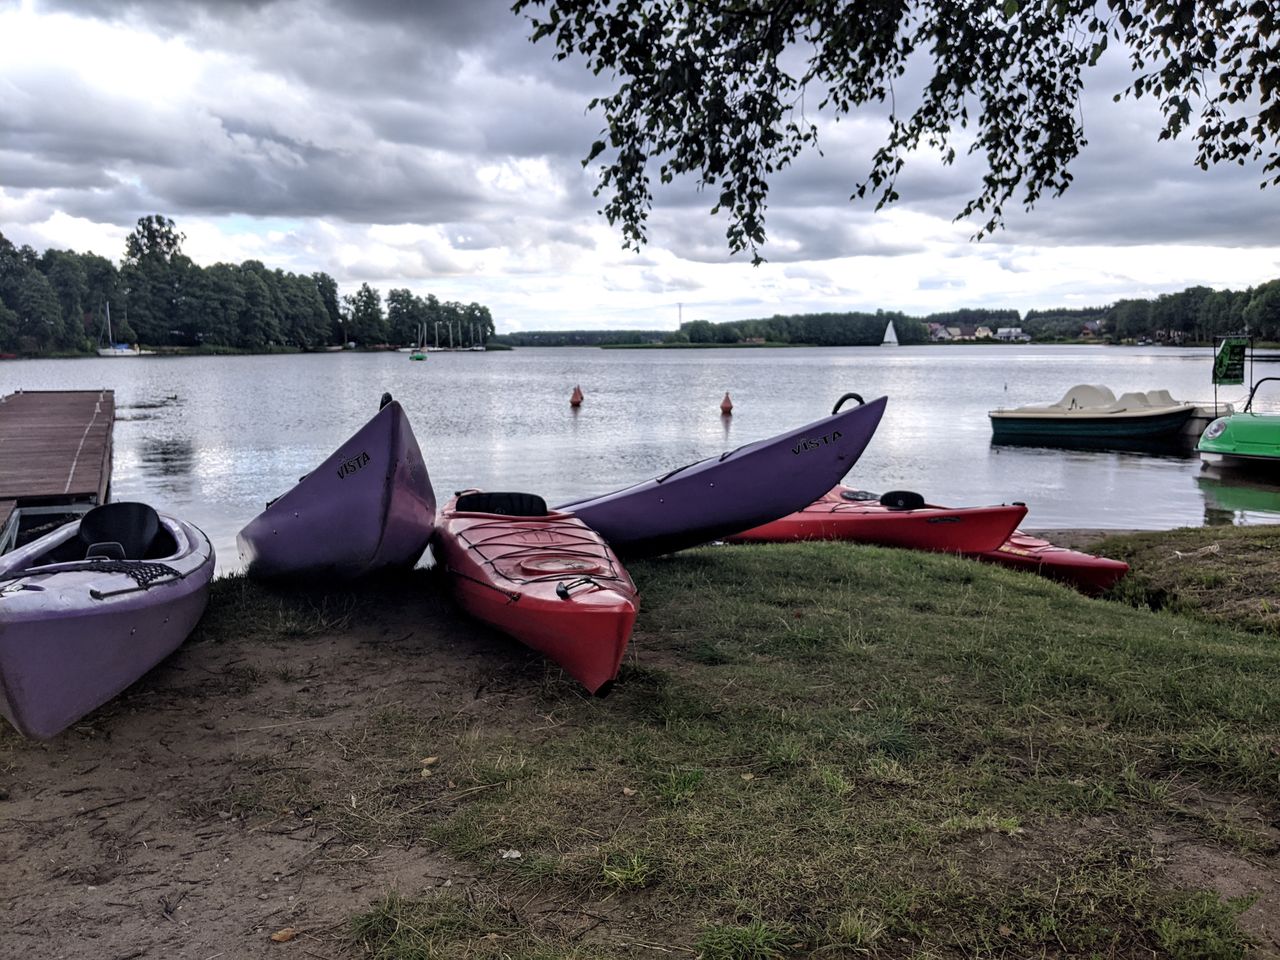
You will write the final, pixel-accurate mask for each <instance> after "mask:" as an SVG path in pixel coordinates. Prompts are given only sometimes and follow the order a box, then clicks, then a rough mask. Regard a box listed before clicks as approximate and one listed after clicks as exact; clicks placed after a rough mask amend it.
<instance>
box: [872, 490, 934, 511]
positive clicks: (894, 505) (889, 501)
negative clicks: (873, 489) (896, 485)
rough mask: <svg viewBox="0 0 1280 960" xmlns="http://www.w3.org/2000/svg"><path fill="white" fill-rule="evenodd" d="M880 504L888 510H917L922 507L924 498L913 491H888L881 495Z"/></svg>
mask: <svg viewBox="0 0 1280 960" xmlns="http://www.w3.org/2000/svg"><path fill="white" fill-rule="evenodd" d="M880 504H881V505H882V506H885V507H888V508H889V509H890V510H919V509H920V508H921V507H923V506H924V497H922V496H920V494H918V493H916V492H915V491H914V490H890V491H889V492H888V493H885V494H881V496H880Z"/></svg>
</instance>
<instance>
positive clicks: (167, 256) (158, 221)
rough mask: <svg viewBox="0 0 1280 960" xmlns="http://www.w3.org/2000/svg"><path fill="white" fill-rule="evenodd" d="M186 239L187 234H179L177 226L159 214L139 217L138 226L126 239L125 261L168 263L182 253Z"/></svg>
mask: <svg viewBox="0 0 1280 960" xmlns="http://www.w3.org/2000/svg"><path fill="white" fill-rule="evenodd" d="M185 239H187V237H186V234H182V233H179V232H178V228H177V225H176V224H175V223H174V222H173V221H172V220H170V219H169V218H168V217H162V216H160V215H159V214H158V213H153V214H152V215H151V216H149V217H139V218H138V225H137V226H136V227H134V228H133V232H132V233H131V234H129V236H127V237H125V241H124V256H125V260H126V261H132V262H133V263H137V262H139V261H141V260H148V259H153V260H163V261H165V262H166V263H167V262H168V261H170V260H172V259H173V258H174V257H176V256H177V255H178V254H180V253H181V252H182V241H183V240H185Z"/></svg>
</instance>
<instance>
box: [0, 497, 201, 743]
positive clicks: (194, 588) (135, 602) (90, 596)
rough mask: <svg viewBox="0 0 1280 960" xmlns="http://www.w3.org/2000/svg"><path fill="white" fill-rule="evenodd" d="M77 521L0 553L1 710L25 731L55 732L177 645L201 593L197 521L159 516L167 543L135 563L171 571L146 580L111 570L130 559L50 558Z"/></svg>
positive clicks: (40, 735) (193, 619)
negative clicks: (93, 565) (93, 564)
mask: <svg viewBox="0 0 1280 960" xmlns="http://www.w3.org/2000/svg"><path fill="white" fill-rule="evenodd" d="M79 525H80V521H79V520H76V521H73V522H72V523H68V524H65V525H63V526H62V527H59V528H58V529H57V530H54V531H52V532H50V533H48V534H46V535H45V536H43V537H41V538H39V539H37V540H33V541H32V542H31V543H29V544H26V545H25V546H23V547H20V548H18V549H17V550H14V551H12V552H10V553H7V554H5V555H4V556H3V557H0V713H2V714H3V715H4V717H5V719H7V720H8V721H9V722H10V723H11V724H13V726H14V727H15V728H16V729H17V730H18V732H19V733H21V734H22V735H23V736H26V737H32V738H35V739H41V740H44V739H48V738H50V737H53V736H56V735H57V734H58V733H60V732H61V731H63V730H64V729H66V728H67V727H68V726H70V725H71V724H73V723H75V722H76V721H77V720H79V719H80V718H81V717H83V716H84V715H85V714H87V713H89V712H90V711H92V710H94V709H96V708H97V707H99V706H101V705H102V704H104V703H106V702H107V701H108V700H111V699H112V698H113V697H115V696H116V695H117V694H119V693H121V692H122V691H123V690H125V689H126V688H127V687H129V686H130V685H131V684H132V683H134V682H135V681H136V680H137V679H138V678H139V677H141V676H142V675H143V674H145V673H146V672H147V671H148V670H150V669H151V668H152V667H154V666H155V665H156V664H158V663H159V662H160V661H161V660H163V659H164V658H165V657H167V656H169V654H171V653H172V652H173V651H174V650H176V649H177V648H178V647H179V646H181V644H182V642H183V641H184V640H185V639H186V638H187V636H188V635H189V634H190V633H191V631H192V630H193V629H194V628H195V625H196V623H197V621H199V619H200V616H201V614H203V613H204V608H205V605H206V604H207V603H208V600H209V583H210V581H211V580H212V579H213V571H214V551H213V547H212V545H211V544H210V543H209V538H208V537H206V536H205V535H204V533H203V532H201V531H200V530H199V529H198V528H196V527H194V526H192V525H191V524H189V523H186V522H185V521H182V520H178V519H176V518H174V517H169V516H165V515H163V514H162V515H160V525H161V529H162V531H163V533H164V534H165V535H167V537H168V538H169V539H168V541H167V543H168V544H170V549H168V550H166V551H165V553H164V555H163V556H158V557H148V559H147V560H146V561H141V562H143V563H147V564H163V565H164V567H166V568H168V569H169V570H170V571H173V574H172V575H171V574H164V575H163V576H161V577H159V578H157V579H156V580H155V581H154V582H151V583H150V585H149V586H147V587H145V588H144V587H143V586H142V585H141V584H140V583H139V581H137V580H135V579H134V578H133V577H131V576H129V575H128V574H126V573H122V572H113V569H118V568H119V567H120V566H122V565H124V564H128V563H131V561H120V562H114V563H103V562H98V564H99V565H98V569H83V568H84V567H86V566H88V564H86V563H84V562H80V563H73V562H57V561H56V558H57V556H58V554H59V552H60V548H66V547H69V546H71V541H74V539H75V538H76V536H77V534H78V531H79ZM50 554H52V555H53V556H52V557H50V556H49V555H50ZM81 555H82V553H81ZM50 560H53V561H54V562H50ZM77 567H79V568H80V569H75V568H77Z"/></svg>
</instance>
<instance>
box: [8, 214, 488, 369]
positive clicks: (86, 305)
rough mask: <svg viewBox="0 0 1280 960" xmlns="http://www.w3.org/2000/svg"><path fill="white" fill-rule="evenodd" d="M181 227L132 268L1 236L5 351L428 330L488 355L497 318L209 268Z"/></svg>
mask: <svg viewBox="0 0 1280 960" xmlns="http://www.w3.org/2000/svg"><path fill="white" fill-rule="evenodd" d="M183 239H185V238H184V236H183V235H182V234H181V233H179V232H178V231H177V229H176V226H175V224H174V222H173V221H172V220H169V219H167V218H165V217H161V216H158V215H155V216H150V217H143V218H141V219H140V220H139V221H138V225H137V227H136V229H135V230H134V231H133V232H132V233H130V234H129V236H128V237H127V238H126V240H125V256H124V259H123V261H122V263H121V265H120V266H119V267H118V268H117V267H116V265H115V264H114V263H113V262H112V261H111V260H109V259H108V258H106V257H103V256H100V255H98V254H96V253H76V252H74V251H71V250H46V251H44V252H43V253H37V252H36V251H35V250H34V249H32V248H31V247H30V246H22V247H18V246H15V245H14V244H13V243H12V242H10V241H9V240H8V239H6V238H5V237H4V235H3V234H0V352H8V353H21V354H28V355H37V354H48V353H83V352H87V351H90V350H92V349H93V347H94V346H96V345H98V344H100V343H102V342H104V340H105V330H106V321H107V315H108V311H109V313H110V320H111V333H112V340H114V341H115V342H116V343H129V344H135V343H140V344H143V345H145V346H149V347H170V348H200V347H209V348H224V349H238V350H249V351H266V350H271V349H302V350H310V349H321V348H323V347H325V346H330V345H337V344H345V343H349V342H354V343H355V344H357V345H359V346H375V345H381V344H395V345H404V344H413V343H416V342H417V341H418V338H419V332H420V331H421V330H422V329H424V328H425V330H426V335H427V339H428V340H432V339H434V336H435V331H436V324H437V323H438V324H439V325H440V327H439V329H440V331H441V332H440V337H441V339H442V341H444V340H445V339H446V338H447V337H448V330H449V329H450V327H452V330H453V331H454V336H455V338H457V339H458V340H459V345H461V343H463V342H465V343H468V344H470V343H473V342H474V343H481V344H483V343H484V342H485V341H486V340H487V339H488V338H489V337H490V336H492V334H493V331H494V324H493V317H492V315H491V314H490V312H489V308H488V307H485V306H483V305H481V304H478V303H469V304H462V303H456V302H453V301H446V302H441V301H440V300H438V299H436V297H435V296H432V295H428V296H427V297H425V298H424V297H420V296H418V295H417V294H414V293H412V292H411V291H409V290H407V289H396V290H391V291H390V292H389V293H388V294H387V297H386V301H385V304H384V302H383V298H382V295H381V294H380V293H379V292H378V291H377V290H376V289H374V288H373V287H371V286H369V284H367V283H365V284H362V285H361V286H360V288H359V289H358V290H356V292H355V293H352V294H348V295H346V296H339V294H338V284H337V281H335V280H334V279H333V277H331V276H329V275H328V274H326V273H313V274H310V275H308V274H294V273H286V272H285V271H283V270H278V269H277V270H271V269H268V268H267V267H266V266H264V265H263V264H262V263H261V262H260V261H257V260H246V261H245V262H244V263H241V264H230V263H217V264H214V265H213V266H211V267H201V266H198V265H197V264H195V263H193V262H192V261H191V259H190V258H189V257H187V256H185V255H184V254H183V253H182V241H183Z"/></svg>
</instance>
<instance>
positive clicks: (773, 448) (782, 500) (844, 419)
mask: <svg viewBox="0 0 1280 960" xmlns="http://www.w3.org/2000/svg"><path fill="white" fill-rule="evenodd" d="M885 403H886V398H885V397H881V398H879V399H878V400H873V401H871V402H870V403H867V404H864V405H861V406H858V407H853V408H851V409H849V410H844V411H841V412H840V413H836V414H833V415H832V416H829V417H825V418H823V419H822V420H818V421H816V422H814V423H811V424H807V425H806V426H803V427H800V428H799V429H797V430H792V431H790V432H789V433H784V434H780V435H778V436H776V437H772V438H769V439H767V440H759V441H756V442H755V443H749V444H747V445H745V446H742V447H739V448H738V449H737V450H733V451H731V452H728V453H725V454H722V455H721V456H719V457H712V458H709V459H707V460H701V461H699V462H697V463H693V464H689V465H688V466H685V467H681V468H679V469H677V470H673V471H671V472H670V473H667V474H665V475H663V476H661V477H655V478H654V479H652V480H648V481H645V482H643V483H639V484H636V485H634V486H631V487H627V488H625V489H623V490H618V491H615V492H613V493H609V494H604V495H603V496H599V497H591V498H588V499H585V500H578V501H575V502H573V503H566V504H563V505H561V506H560V507H558V508H557V509H558V510H562V511H564V512H566V513H573V514H576V515H577V516H579V517H580V518H582V520H583V521H585V522H586V523H587V525H588V526H590V527H591V528H592V529H593V530H596V531H597V532H598V533H599V534H600V535H601V536H602V537H604V539H605V540H606V541H608V543H609V545H610V546H611V547H612V548H613V549H614V550H615V551H617V553H618V554H619V555H620V556H624V557H643V556H654V555H656V554H661V553H670V552H672V551H674V550H681V549H683V548H685V547H692V546H696V545H697V544H699V543H706V542H707V541H709V540H716V539H719V538H722V537H725V536H728V535H731V534H735V533H740V532H742V531H743V530H748V529H751V528H752V527H757V526H759V525H761V524H764V523H768V522H770V521H772V520H776V519H778V518H779V517H784V516H786V515H787V514H789V513H792V512H794V511H796V510H800V509H801V508H802V507H804V506H806V505H807V504H810V503H812V502H813V501H814V500H816V499H817V498H818V497H820V496H822V494H823V493H825V492H826V491H828V490H830V489H831V487H832V486H833V485H834V484H836V483H837V482H839V480H840V479H841V478H842V477H843V476H844V475H845V474H846V473H848V472H849V469H850V468H851V467H852V466H853V465H854V464H855V463H856V462H857V460H858V457H860V456H861V455H862V451H863V450H865V449H866V446H867V443H868V442H869V441H870V440H871V437H872V435H873V434H874V433H875V431H876V427H877V426H879V424H880V418H881V417H882V416H883V415H884V408H885Z"/></svg>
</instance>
